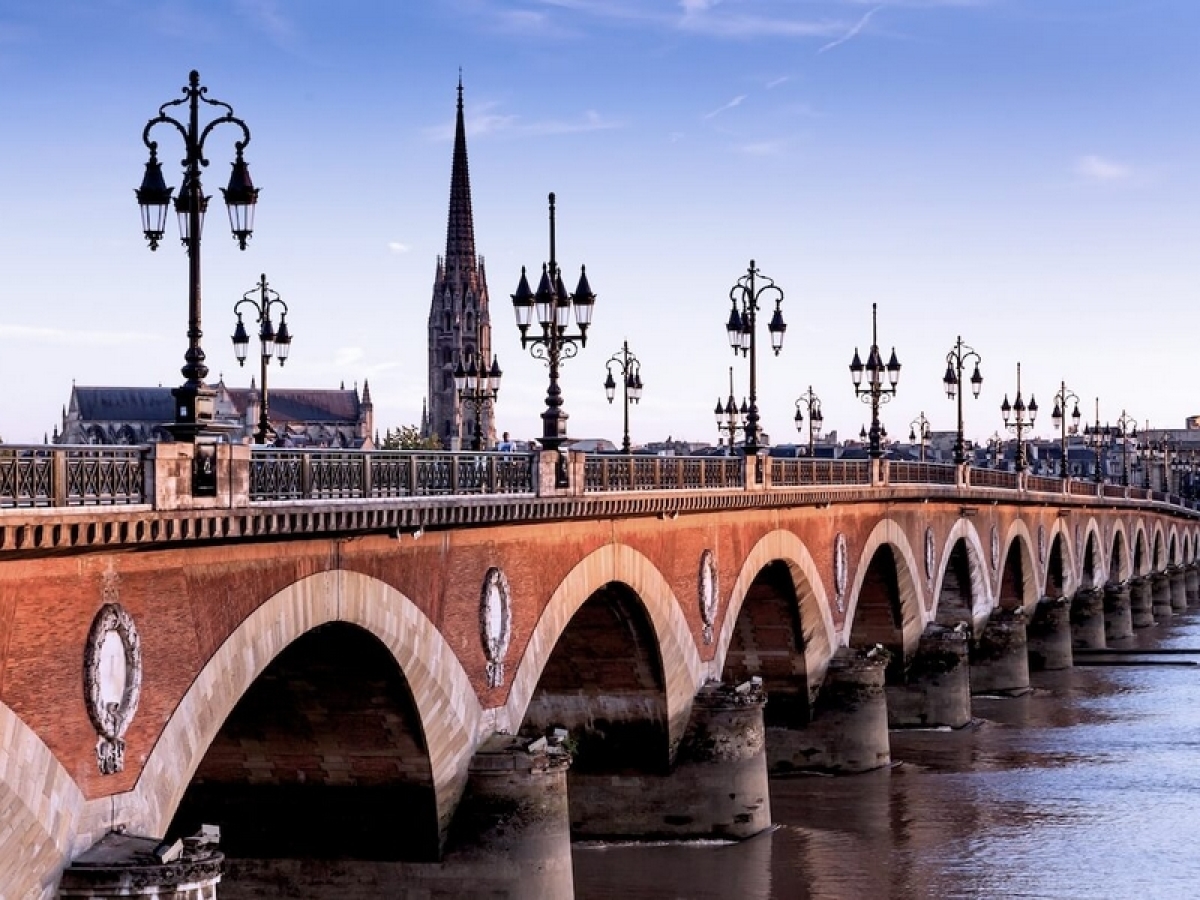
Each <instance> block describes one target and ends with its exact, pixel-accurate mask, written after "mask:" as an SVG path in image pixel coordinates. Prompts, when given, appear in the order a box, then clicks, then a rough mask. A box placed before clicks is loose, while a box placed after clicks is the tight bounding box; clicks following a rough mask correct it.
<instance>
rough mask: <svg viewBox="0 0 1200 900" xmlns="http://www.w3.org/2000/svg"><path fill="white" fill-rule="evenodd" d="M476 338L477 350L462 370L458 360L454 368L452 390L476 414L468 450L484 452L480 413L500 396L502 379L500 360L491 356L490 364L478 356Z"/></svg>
mask: <svg viewBox="0 0 1200 900" xmlns="http://www.w3.org/2000/svg"><path fill="white" fill-rule="evenodd" d="M479 338H480V336H479V335H478V334H476V336H475V347H476V350H475V351H474V352H472V353H471V354H469V356H468V359H467V364H466V365H465V366H464V365H463V361H462V358H461V357H460V358H459V360H458V365H457V366H455V367H454V390H455V392H456V393H457V394H458V402H459V403H461V404H462V405H463V406H469V407H471V408H472V409H473V410H474V411H475V434H474V435H473V436H472V438H471V449H472V450H476V451H478V450H482V449H484V447H483V411H484V409H486V408H487V407H488V406H490V405H492V404H493V403H495V402H496V400H497V398H498V397H499V396H500V378H501V377H502V376H503V375H504V373H503V372H501V371H500V359H499V357H496V356H493V357H492V359H491V362H490V363H489V362H488V359H487V357H486V356H483V355H481V354H480V353H479V350H478V348H479V347H481V346H482V345H483V342H482V341H481V340H480V339H479Z"/></svg>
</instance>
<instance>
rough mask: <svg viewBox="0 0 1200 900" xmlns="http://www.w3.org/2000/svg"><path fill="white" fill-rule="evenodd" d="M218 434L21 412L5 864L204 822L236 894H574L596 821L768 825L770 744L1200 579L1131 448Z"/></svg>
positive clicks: (8, 612)
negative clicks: (1112, 476)
mask: <svg viewBox="0 0 1200 900" xmlns="http://www.w3.org/2000/svg"><path fill="white" fill-rule="evenodd" d="M194 454H195V448H194V447H193V446H192V445H187V444H159V445H154V446H151V447H143V448H53V449H51V448H45V447H37V448H12V447H3V448H0V505H2V506H4V507H5V508H4V509H3V510H0V896H3V897H14V898H16V897H27V896H28V897H41V896H46V897H49V896H55V895H56V892H61V893H60V895H61V896H113V895H114V894H112V893H103V890H105V888H104V887H103V884H104V883H107V882H105V879H109V880H112V879H117V880H120V878H126V880H128V877H129V871H131V870H130V868H129V867H130V866H132V867H133V869H136V870H137V871H138V872H141V875H140V876H138V877H142V878H143V882H145V879H146V878H149V879H150V881H153V880H154V877H157V876H154V875H153V874H151V875H146V872H147V871H151V870H152V871H154V872H159V873H160V874H161V873H162V872H166V873H167V874H166V875H163V876H162V878H161V879H160V881H161V883H169V884H172V885H176V886H177V887H178V885H180V884H182V883H183V882H184V881H187V879H188V878H190V879H191V882H189V883H193V884H199V885H201V887H200V888H196V890H197V891H199V892H198V893H194V894H189V893H185V892H184V889H183V888H181V887H179V888H178V891H179V893H177V894H170V893H168V894H167V896H181V897H182V896H189V897H191V896H195V897H200V896H213V894H212V893H203V891H204V890H213V889H214V888H213V885H215V882H216V877H217V876H216V875H215V874H214V873H215V872H217V871H218V870H219V867H220V865H221V863H220V856H219V854H217V853H216V851H215V850H211V851H210V852H209V855H208V856H207V857H206V856H205V855H204V845H203V844H202V843H201V842H199V841H197V840H194V839H193V840H190V841H189V842H185V845H184V852H183V855H182V856H180V857H179V858H178V859H175V860H174V862H172V859H174V856H173V855H172V854H171V853H170V852H164V851H163V848H166V847H168V846H169V845H170V844H171V843H172V842H173V841H174V839H175V838H176V837H186V836H190V835H193V834H194V833H195V832H196V831H197V830H198V829H199V827H200V825H201V824H202V823H210V824H217V825H219V826H220V828H221V838H220V841H221V843H220V846H221V850H222V852H223V853H224V855H225V857H226V859H225V861H224V863H223V864H224V865H225V866H226V868H227V870H228V872H229V873H231V874H230V875H227V880H226V883H225V884H224V885H223V886H222V888H221V891H222V896H235V895H237V894H236V888H235V887H234V883H235V882H236V881H237V880H238V879H243V880H244V883H247V884H250V883H253V882H254V880H255V879H267V878H275V879H279V878H286V877H288V875H287V873H289V872H294V871H295V870H296V867H303V866H304V865H307V864H311V861H312V860H321V859H325V860H330V859H355V860H360V861H364V862H365V863H369V866H368V870H369V872H370V873H375V872H377V871H379V870H382V869H388V868H389V867H390V870H391V871H392V872H393V874H395V873H399V874H398V875H397V877H398V878H399V879H400V880H401V881H404V883H406V884H407V883H411V884H414V885H417V884H421V885H429V884H436V885H440V886H441V887H442V889H445V890H452V889H453V887H454V885H455V884H456V883H458V882H456V881H455V879H458V880H460V881H461V883H463V884H466V883H468V882H469V883H471V884H475V885H478V884H479V883H480V879H484V881H486V882H487V883H488V884H491V885H492V887H494V888H495V889H496V890H497V891H498V892H500V893H501V894H503V893H504V892H505V891H508V892H509V893H510V895H512V896H537V895H539V892H540V894H541V895H543V896H570V855H569V844H568V843H567V842H568V841H569V839H570V837H572V836H574V837H583V836H591V837H622V838H661V837H711V836H721V837H734V838H738V837H745V836H749V835H751V834H754V833H756V832H758V831H761V830H762V829H763V828H765V827H767V825H769V823H770V805H769V791H768V782H767V773H768V772H771V771H787V770H790V769H797V768H816V769H824V770H827V771H833V772H847V773H849V772H858V771H864V770H867V769H871V768H875V767H878V766H881V765H885V764H887V763H888V761H889V755H888V753H889V751H888V728H889V726H890V727H893V728H895V727H904V726H908V725H951V726H959V725H963V724H965V723H966V722H967V721H969V719H970V715H971V709H970V704H971V694H972V693H973V692H974V693H980V692H987V693H996V692H1005V691H1021V690H1023V689H1027V688H1028V684H1029V671H1030V668H1031V667H1033V668H1035V669H1036V668H1038V667H1044V668H1053V667H1064V666H1069V665H1071V653H1072V648H1073V647H1075V648H1078V647H1103V646H1105V645H1106V644H1119V643H1120V642H1121V641H1123V640H1127V639H1128V638H1130V637H1131V636H1132V633H1133V629H1134V628H1135V627H1146V626H1151V625H1153V624H1154V623H1155V621H1156V620H1158V619H1162V618H1163V617H1166V616H1170V615H1172V614H1173V613H1174V612H1176V611H1178V610H1180V609H1182V608H1184V607H1185V606H1186V605H1187V604H1188V603H1189V601H1190V602H1196V599H1197V577H1196V565H1197V555H1198V552H1200V514H1198V513H1197V511H1196V509H1195V508H1194V506H1193V505H1192V504H1189V503H1186V502H1184V501H1183V500H1181V499H1180V498H1178V497H1172V496H1167V495H1164V494H1160V493H1156V492H1150V491H1146V490H1141V489H1136V488H1127V487H1120V486H1116V485H1112V484H1098V483H1093V482H1080V481H1074V480H1070V479H1063V480H1059V479H1046V478H1038V477H1033V476H1026V475H1023V474H1018V473H1010V472H999V471H993V470H986V469H982V470H981V469H974V468H970V467H968V466H961V467H954V466H941V465H927V464H916V463H895V462H893V463H888V462H886V461H882V460H876V461H870V462H866V461H863V462H841V461H838V462H834V461H820V460H783V459H750V460H742V459H740V458H725V459H722V458H653V457H650V458H646V457H624V456H611V455H584V454H569V455H566V454H564V455H563V456H562V457H561V458H560V456H559V454H557V453H553V452H548V453H542V454H534V455H529V456H526V455H514V454H493V453H484V454H478V453H476V454H462V453H459V454H449V453H444V454H439V453H383V452H375V453H352V452H333V451H285V450H263V449H261V448H253V449H252V448H250V447H246V446H239V445H232V446H231V445H217V447H216V460H215V462H216V474H217V478H216V489H215V492H204V493H212V494H213V495H212V496H200V495H198V494H199V493H200V492H197V491H193V490H192V487H193V485H194V484H196V483H197V482H196V481H195V476H194V472H193V467H194V466H195V464H196V459H195V457H194ZM764 696H765V702H764ZM546 737H548V739H543V738H546ZM568 761H569V762H570V766H569V769H568V766H567V763H568ZM498 811H499V812H498ZM513 816H517V817H518V818H520V820H521V823H522V827H521V828H514V827H512V824H513V822H512V819H513ZM498 823H500V824H498ZM505 823H507V824H505ZM135 836H144V837H148V838H152V839H153V840H151V841H150V842H149V843H147V844H145V847H144V848H143V850H145V849H147V848H150V847H154V846H156V845H157V844H158V841H159V840H160V839H163V838H166V840H165V841H164V843H163V845H162V847H160V848H159V855H158V856H157V857H154V856H153V855H152V854H151V855H150V856H147V855H146V853H145V852H142V854H141V855H140V856H137V855H136V854H134V856H136V858H134V857H131V856H130V855H129V854H130V852H131V851H130V850H129V847H128V846H125V847H124V849H118V848H117V845H118V844H120V843H121V841H122V840H123V839H124V840H126V843H127V844H128V842H129V841H132V840H133V838H134V837H135ZM139 846H140V845H139ZM176 849H178V848H176ZM121 853H124V854H125V856H124V857H121V861H120V862H119V864H118V863H117V862H114V860H115V859H116V858H117V857H118V856H120V855H121ZM131 859H132V860H133V861H132V862H131V861H130V860H131ZM189 860H190V863H189V862H188V861H189ZM206 860H207V862H206ZM214 860H215V862H214ZM304 861H308V863H305V862H304ZM185 863H187V864H186V865H185ZM206 865H208V866H209V868H208V869H206V868H205V866H206ZM122 866H125V869H124V870H122V868H121V867H122ZM139 867H140V868H139ZM371 867H374V868H371ZM64 871H65V874H64ZM122 872H124V874H122ZM180 873H182V874H180ZM281 873H283V874H281ZM323 877H324V876H323ZM355 877H356V878H364V877H368V876H363V875H362V874H361V873H360V874H359V875H356V876H355ZM369 877H372V878H373V877H375V875H374V874H371V875H369ZM172 879H174V880H173V881H172ZM206 879H207V880H206ZM135 880H136V879H135ZM114 883H115V882H114ZM331 883H332V882H331ZM518 884H519V885H521V887H520V888H518V887H515V886H514V885H518ZM204 885H207V887H204ZM156 889H157V888H156ZM146 890H147V891H148V890H149V888H147V889H146ZM347 890H348V889H347V888H346V885H345V884H340V886H335V887H331V888H330V893H329V896H349V895H350V894H349V893H347ZM339 892H340V893H339ZM134 895H135V896H150V895H151V894H150V893H143V894H137V893H136V892H134ZM309 895H310V896H311V895H313V894H311V893H310V894H309ZM155 896H158V895H157V894H155Z"/></svg>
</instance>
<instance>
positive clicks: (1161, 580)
mask: <svg viewBox="0 0 1200 900" xmlns="http://www.w3.org/2000/svg"><path fill="white" fill-rule="evenodd" d="M1150 591H1151V597H1152V598H1153V609H1154V618H1156V619H1169V618H1171V616H1173V615H1174V614H1175V611H1174V610H1173V609H1172V607H1171V582H1170V579H1169V578H1167V573H1166V572H1154V573H1153V574H1151V576H1150Z"/></svg>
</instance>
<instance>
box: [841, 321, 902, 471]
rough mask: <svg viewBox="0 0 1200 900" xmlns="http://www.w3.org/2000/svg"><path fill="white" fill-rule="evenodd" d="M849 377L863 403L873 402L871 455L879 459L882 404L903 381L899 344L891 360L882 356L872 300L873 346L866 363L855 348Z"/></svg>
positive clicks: (894, 349) (881, 453) (881, 449)
mask: <svg viewBox="0 0 1200 900" xmlns="http://www.w3.org/2000/svg"><path fill="white" fill-rule="evenodd" d="M864 372H866V376H867V383H866V385H865V386H864V385H863V383H862V381H863V373H864ZM885 373H886V375H887V383H886V384H884V375H885ZM850 380H851V381H853V382H854V394H855V396H856V397H858V398H859V399H860V400H862V402H863V403H870V404H871V431H870V439H871V449H870V454H871V458H872V459H879V458H880V457H881V456H883V447H882V445H881V442H880V438H881V436H882V434H881V430H880V426H879V405H880V404H881V403H887V402H888V401H889V400H891V399H892V398H893V397H894V396H896V385H897V384H898V383H899V381H900V360H898V359H897V358H896V348H895V347H893V348H892V357H891V359H889V360H888V362H887V365H886V366H885V365H884V364H883V357H882V356H881V355H880V353H879V340H878V332H877V328H876V305H875V304H874V303H872V304H871V350H870V352H869V353H868V354H867V363H866V365H865V366H864V365H863V362H862V360H861V359H860V358H859V356H858V348H857V347H855V348H854V359H852V360H851V361H850Z"/></svg>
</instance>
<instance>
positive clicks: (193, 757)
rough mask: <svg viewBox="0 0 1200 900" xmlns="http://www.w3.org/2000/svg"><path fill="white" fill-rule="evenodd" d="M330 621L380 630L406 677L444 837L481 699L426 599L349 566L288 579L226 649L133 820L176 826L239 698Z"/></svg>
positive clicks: (147, 777) (160, 751)
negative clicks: (426, 609) (425, 607)
mask: <svg viewBox="0 0 1200 900" xmlns="http://www.w3.org/2000/svg"><path fill="white" fill-rule="evenodd" d="M330 622H344V623H349V624H352V625H358V626H359V627H360V628H362V629H364V630H365V631H367V632H369V633H370V634H372V635H374V636H375V637H376V638H377V639H378V640H379V641H380V642H381V643H382V644H383V645H384V646H385V647H386V648H387V649H388V651H389V652H390V653H391V655H392V657H393V658H394V659H395V661H396V663H397V665H398V666H399V668H400V670H401V672H402V673H403V674H404V677H405V680H406V681H407V682H408V686H409V689H410V690H411V692H412V699H413V702H414V704H415V706H416V709H417V712H418V715H419V717H420V722H421V728H422V730H423V733H424V738H425V743H426V747H427V750H428V753H429V758H430V765H431V768H432V778H433V791H434V801H435V806H436V811H437V820H438V826H439V834H440V835H443V836H444V835H445V833H446V829H447V827H448V826H449V823H450V819H451V817H452V816H453V814H454V809H455V807H456V805H457V803H458V799H459V797H460V796H461V794H462V791H463V788H464V787H465V785H466V778H467V764H468V763H469V761H470V759H471V755H472V754H473V753H474V751H475V747H476V746H477V744H478V742H479V740H480V739H481V737H482V736H483V735H482V734H481V726H482V724H483V723H482V711H481V708H480V705H479V699H478V697H477V696H476V694H475V690H474V688H473V687H472V686H471V682H470V680H469V679H468V677H467V674H466V672H465V671H464V670H463V667H462V664H461V662H460V661H459V659H458V657H457V656H455V654H454V651H453V650H452V649H451V648H450V646H449V645H448V644H447V643H446V640H445V638H443V637H442V635H441V633H440V632H439V631H438V630H437V629H436V628H435V627H434V625H433V623H432V622H430V621H429V619H428V618H426V616H425V614H424V613H423V612H421V610H420V609H419V608H418V607H417V606H416V604H414V603H413V602H412V601H411V600H410V599H409V598H408V597H406V596H405V595H404V594H402V593H400V591H398V590H396V589H395V588H393V587H392V586H391V585H389V584H387V583H385V582H383V581H379V580H378V579H375V578H371V577H370V576H367V575H363V574H361V573H358V572H351V571H347V570H342V569H337V570H333V571H328V572H321V573H318V574H315V575H310V576H308V577H306V578H302V579H300V580H299V581H297V582H294V583H293V584H291V585H289V586H287V587H286V588H284V589H283V590H281V591H280V592H279V593H277V594H275V595H274V596H273V597H271V598H269V599H268V600H267V601H266V602H264V603H263V604H262V605H261V606H259V607H258V608H257V609H256V610H255V611H254V612H253V613H251V614H250V615H249V616H247V617H246V619H245V620H244V621H243V622H242V623H241V625H239V626H238V627H237V628H236V629H234V631H233V633H232V634H230V635H229V637H228V638H226V640H225V642H224V643H223V644H221V646H220V647H219V648H217V651H216V652H215V653H214V654H213V655H212V658H211V659H210V660H209V661H208V663H207V664H206V665H205V666H204V668H203V669H202V670H201V671H200V673H199V675H198V676H197V677H196V680H195V681H194V682H193V683H192V686H191V688H189V690H188V692H187V693H186V694H185V695H184V697H183V699H182V700H181V701H180V703H179V705H178V706H177V707H176V708H175V712H174V713H173V714H172V715H171V718H170V719H169V720H168V722H167V725H166V727H165V728H164V729H163V732H162V735H161V736H160V737H159V740H158V742H157V743H156V744H155V746H154V749H153V751H151V753H150V756H149V757H148V758H147V760H146V765H145V767H144V768H143V770H142V774H141V775H140V776H139V778H138V782H137V786H136V787H135V788H134V790H133V792H132V794H133V796H132V797H131V798H129V799H130V803H131V807H132V809H131V816H132V817H133V818H134V821H133V822H131V823H130V824H131V825H134V826H136V827H138V828H142V829H145V831H144V833H146V834H164V833H165V832H166V830H167V827H168V826H169V824H170V822H171V819H172V817H173V816H174V813H175V811H176V810H177V809H178V807H179V803H180V800H181V799H182V797H183V794H184V791H185V790H186V788H187V786H188V784H189V783H190V782H191V780H192V778H193V777H194V775H195V773H196V769H197V767H198V766H199V765H200V762H201V760H202V759H203V758H204V755H205V753H206V751H207V750H208V748H209V746H210V745H211V744H212V742H213V740H214V739H215V737H216V735H217V732H218V731H219V730H220V729H221V726H222V724H223V723H224V722H225V719H226V718H227V717H228V716H229V714H230V713H231V712H232V711H233V708H234V707H235V706H236V705H237V703H238V701H239V700H240V699H241V698H242V697H243V696H244V695H245V693H246V692H247V691H248V690H249V689H250V687H251V685H253V684H254V682H255V680H256V679H257V678H258V676H259V675H261V674H262V672H263V671H264V670H265V669H266V667H267V666H268V665H269V664H270V663H271V662H272V661H273V660H274V659H275V658H276V657H277V656H279V654H280V653H281V652H282V651H283V650H284V649H285V648H286V647H287V646H288V645H290V644H291V643H292V642H293V641H295V640H296V639H297V638H299V637H301V636H302V635H304V634H307V633H308V632H310V631H312V630H313V629H314V628H316V627H317V626H319V625H324V624H327V623H330Z"/></svg>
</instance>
